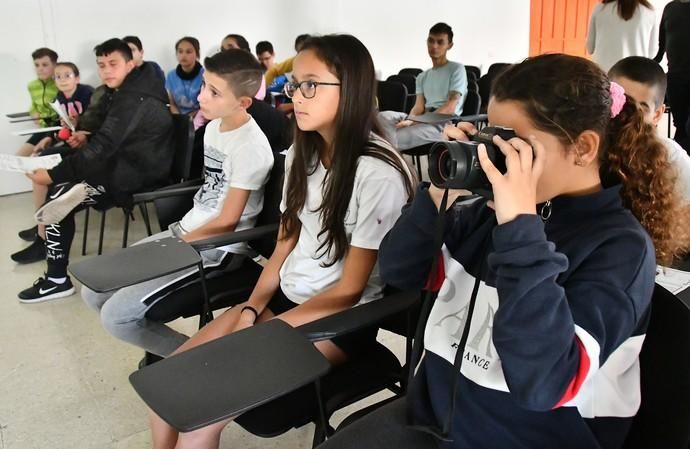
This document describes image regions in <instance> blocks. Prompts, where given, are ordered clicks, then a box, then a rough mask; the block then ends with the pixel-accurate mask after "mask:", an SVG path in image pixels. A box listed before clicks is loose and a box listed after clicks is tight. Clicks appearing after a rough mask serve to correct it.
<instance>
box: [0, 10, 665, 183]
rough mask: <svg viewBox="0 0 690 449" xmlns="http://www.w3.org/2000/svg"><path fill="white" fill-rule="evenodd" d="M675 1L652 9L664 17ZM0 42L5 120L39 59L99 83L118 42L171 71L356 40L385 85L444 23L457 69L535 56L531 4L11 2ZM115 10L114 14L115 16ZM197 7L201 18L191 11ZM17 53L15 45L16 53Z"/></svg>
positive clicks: (1, 18) (21, 106)
mask: <svg viewBox="0 0 690 449" xmlns="http://www.w3.org/2000/svg"><path fill="white" fill-rule="evenodd" d="M668 1H669V0H652V3H653V4H654V6H655V7H656V9H657V12H658V16H659V17H660V16H661V11H662V10H663V7H664V6H665V5H666V3H668ZM1 4H2V14H1V15H0V30H2V31H0V38H2V42H4V43H6V45H4V46H3V49H2V50H0V67H2V81H3V82H2V83H0V114H2V115H3V116H4V114H5V113H7V112H16V111H21V110H26V108H27V105H28V94H27V93H26V83H27V82H28V81H29V80H31V79H32V78H33V71H32V61H31V58H30V56H29V55H30V53H31V51H32V50H34V49H35V48H37V47H41V46H48V47H51V48H53V49H55V50H56V51H58V53H59V54H60V59H61V60H71V61H73V62H75V63H77V64H78V65H79V67H80V69H81V70H82V72H83V74H84V77H83V78H84V81H85V82H88V83H92V84H96V83H97V78H96V71H95V63H94V62H95V58H94V56H93V53H92V51H91V49H92V48H93V46H94V45H96V44H97V43H99V42H102V41H103V40H105V39H107V38H110V37H113V36H124V35H126V34H135V35H138V36H139V37H140V38H141V39H142V41H143V42H144V47H145V50H146V56H147V58H148V59H153V60H156V61H158V62H159V63H160V64H161V66H162V67H163V68H164V69H165V70H169V69H172V68H173V67H174V66H175V56H174V50H173V45H174V42H175V41H176V39H177V38H179V37H181V36H183V35H186V34H188V35H192V36H195V37H197V38H198V39H199V40H200V41H201V45H202V51H201V53H202V55H206V54H208V53H209V52H211V51H213V50H214V49H215V48H216V47H217V46H218V45H219V43H220V40H221V38H222V37H223V36H224V35H226V34H228V33H238V34H242V35H244V36H245V37H246V38H247V39H248V40H249V43H250V44H251V45H252V46H253V45H255V44H256V42H258V41H259V40H264V39H265V40H269V41H271V42H273V44H274V45H275V48H276V51H277V54H278V58H279V59H280V58H284V57H288V56H290V55H291V54H292V52H293V50H292V44H293V41H294V38H295V36H297V35H298V34H300V33H304V32H308V33H332V32H348V33H352V34H354V35H355V36H357V37H359V38H360V39H361V40H362V41H363V42H364V43H365V44H366V45H367V47H368V48H369V50H370V51H371V53H372V56H373V58H374V62H375V63H376V66H377V69H378V70H380V71H381V74H382V75H383V77H386V76H388V75H390V74H392V73H396V72H397V71H398V70H399V69H400V68H402V67H421V68H424V67H428V65H429V61H428V57H427V53H426V45H425V39H426V34H427V31H428V29H429V27H430V26H431V25H432V24H434V23H435V22H438V21H445V22H447V23H449V24H450V25H451V26H452V27H453V29H454V31H455V35H456V37H455V48H453V50H452V51H451V53H450V57H451V58H452V59H455V60H458V61H461V62H463V63H465V64H472V65H477V66H482V67H483V70H486V68H487V67H488V65H489V64H490V63H492V62H511V61H518V60H520V59H522V58H524V57H526V56H527V53H528V51H529V5H530V1H529V0H483V1H481V2H479V1H475V2H470V1H468V0H463V1H458V0H431V1H430V2H429V3H426V2H420V1H419V0H414V1H413V0H395V1H394V0H326V1H323V0H322V1H318V0H292V1H289V2H283V1H278V0H273V1H271V0H252V1H250V2H247V1H233V0H230V1H228V0H203V1H199V2H191V3H190V2H189V1H188V0H168V1H165V2H164V1H161V0H150V1H145V0H119V1H117V2H115V3H103V2H95V1H93V0H3V1H2V3H1ZM106 5H107V6H106ZM190 5H193V9H190ZM8 43H9V45H8ZM13 129H19V126H18V125H9V124H7V122H6V120H5V119H4V117H0V148H1V149H0V151H2V152H5V153H13V152H14V151H15V149H16V148H17V147H18V146H19V145H20V143H21V142H22V139H20V138H16V137H12V136H10V135H9V132H10V130H13ZM28 187H29V185H28V183H27V182H26V180H25V179H24V177H23V176H22V175H14V174H7V173H2V174H1V175H0V195H2V194H7V193H12V192H17V191H22V190H26V189H27V188H28Z"/></svg>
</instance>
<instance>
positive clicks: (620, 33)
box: [587, 2, 659, 72]
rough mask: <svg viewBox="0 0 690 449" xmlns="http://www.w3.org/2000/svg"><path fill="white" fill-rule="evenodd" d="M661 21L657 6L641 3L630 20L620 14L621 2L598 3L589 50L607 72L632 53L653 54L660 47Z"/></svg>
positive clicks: (594, 11)
mask: <svg viewBox="0 0 690 449" xmlns="http://www.w3.org/2000/svg"><path fill="white" fill-rule="evenodd" d="M658 35H659V31H658V24H657V21H656V13H655V12H654V10H653V9H649V8H647V7H644V6H638V7H637V10H636V11H635V14H633V16H632V17H631V18H630V20H623V19H622V18H621V16H620V15H619V14H618V3H616V2H612V3H607V4H598V5H596V6H595V7H594V9H593V10H592V17H591V18H590V20H589V33H588V35H587V51H588V52H589V53H590V54H591V55H592V59H593V60H594V62H596V63H597V64H599V66H600V67H601V68H602V70H604V71H605V72H608V70H609V69H610V68H611V67H612V66H613V65H614V64H615V63H616V62H618V61H620V60H621V59H623V58H625V57H628V56H645V57H647V58H653V57H654V56H656V53H657V50H658V46H659V43H658V40H657V38H658Z"/></svg>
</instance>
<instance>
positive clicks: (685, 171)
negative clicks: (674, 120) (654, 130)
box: [661, 136, 690, 203]
mask: <svg viewBox="0 0 690 449" xmlns="http://www.w3.org/2000/svg"><path fill="white" fill-rule="evenodd" d="M661 140H662V141H663V142H664V144H665V145H666V149H667V150H668V161H669V162H670V163H671V166H672V167H673V168H674V169H675V170H676V175H677V176H678V179H677V180H676V182H677V183H678V189H679V190H680V193H681V195H682V197H683V199H684V200H685V201H687V202H688V203H690V156H688V153H687V152H686V151H685V150H684V149H683V147H681V146H680V145H679V144H678V142H676V141H675V140H672V139H669V138H668V137H665V136H664V137H662V138H661Z"/></svg>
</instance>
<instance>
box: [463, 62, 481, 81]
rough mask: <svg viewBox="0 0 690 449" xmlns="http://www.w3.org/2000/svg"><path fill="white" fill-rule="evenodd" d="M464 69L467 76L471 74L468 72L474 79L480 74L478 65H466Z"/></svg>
mask: <svg viewBox="0 0 690 449" xmlns="http://www.w3.org/2000/svg"><path fill="white" fill-rule="evenodd" d="M465 71H466V72H467V75H468V78H469V77H470V76H471V75H470V74H472V75H474V79H477V80H478V79H479V78H480V77H481V76H482V71H481V70H480V69H479V67H477V66H474V65H466V66H465Z"/></svg>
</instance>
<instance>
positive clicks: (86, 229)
mask: <svg viewBox="0 0 690 449" xmlns="http://www.w3.org/2000/svg"><path fill="white" fill-rule="evenodd" d="M90 211H91V208H90V207H87V208H86V209H84V235H83V236H82V238H81V255H82V256H85V255H86V239H87V236H88V235H89V212H90Z"/></svg>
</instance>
